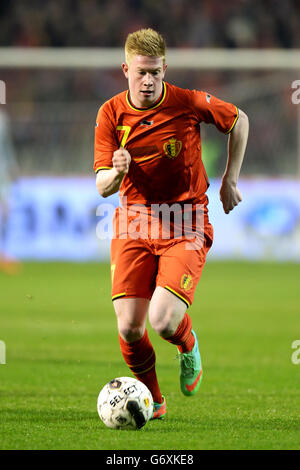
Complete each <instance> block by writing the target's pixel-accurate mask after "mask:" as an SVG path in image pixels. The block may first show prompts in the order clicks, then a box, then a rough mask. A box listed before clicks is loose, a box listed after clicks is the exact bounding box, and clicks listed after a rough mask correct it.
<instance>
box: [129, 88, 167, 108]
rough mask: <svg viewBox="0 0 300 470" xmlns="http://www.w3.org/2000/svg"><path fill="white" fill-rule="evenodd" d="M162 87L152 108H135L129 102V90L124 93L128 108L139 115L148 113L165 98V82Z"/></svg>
mask: <svg viewBox="0 0 300 470" xmlns="http://www.w3.org/2000/svg"><path fill="white" fill-rule="evenodd" d="M162 85H163V89H162V92H161V95H160V97H159V98H158V100H157V101H156V102H155V103H154V104H153V105H152V106H149V108H136V107H135V106H134V104H133V103H132V102H131V100H130V95H129V90H128V91H127V93H126V101H127V104H128V106H130V108H131V109H134V110H135V111H139V112H140V113H143V112H145V111H149V110H150V109H154V108H157V107H158V106H159V105H160V104H161V103H162V102H163V101H164V99H165V97H166V92H167V87H166V84H165V82H163V83H162Z"/></svg>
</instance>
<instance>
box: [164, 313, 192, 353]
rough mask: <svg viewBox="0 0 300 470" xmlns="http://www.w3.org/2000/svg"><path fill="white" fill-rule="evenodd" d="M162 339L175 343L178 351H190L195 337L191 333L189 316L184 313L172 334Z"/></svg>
mask: <svg viewBox="0 0 300 470" xmlns="http://www.w3.org/2000/svg"><path fill="white" fill-rule="evenodd" d="M164 339H165V340H166V341H168V342H169V343H172V344H176V346H177V348H178V349H179V352H181V353H185V352H189V351H191V350H192V349H193V347H194V344H195V337H194V335H193V333H192V320H191V317H190V316H189V315H188V314H187V313H185V315H184V317H183V319H182V320H181V322H180V323H179V325H178V328H177V330H176V331H175V333H174V335H172V336H169V337H168V338H164Z"/></svg>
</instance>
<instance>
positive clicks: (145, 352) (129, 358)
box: [119, 330, 163, 403]
mask: <svg viewBox="0 0 300 470" xmlns="http://www.w3.org/2000/svg"><path fill="white" fill-rule="evenodd" d="M119 341H120V347H121V352H122V354H123V357H124V359H125V362H126V364H127V365H128V367H129V369H130V370H131V372H132V373H133V374H134V375H135V377H136V378H137V379H138V380H140V381H141V382H143V383H144V384H145V385H146V386H147V387H148V388H149V390H150V392H151V393H152V397H153V401H155V402H156V403H162V402H163V398H162V394H161V392H160V388H159V385H158V381H157V376H156V370H155V351H154V349H153V346H152V344H151V342H150V339H149V336H148V332H147V330H145V333H144V336H143V337H142V338H141V339H139V340H137V341H134V342H132V343H127V342H126V341H124V339H123V338H122V337H121V336H120V335H119Z"/></svg>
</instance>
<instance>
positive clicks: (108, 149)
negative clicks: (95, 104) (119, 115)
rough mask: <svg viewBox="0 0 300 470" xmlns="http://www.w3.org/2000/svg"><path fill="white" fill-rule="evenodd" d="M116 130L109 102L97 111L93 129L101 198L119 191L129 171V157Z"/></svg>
mask: <svg viewBox="0 0 300 470" xmlns="http://www.w3.org/2000/svg"><path fill="white" fill-rule="evenodd" d="M117 129H118V126H117V124H116V122H115V113H114V111H113V109H112V106H111V104H110V102H106V103H104V105H102V106H101V108H100V109H99V111H98V115H97V119H96V127H95V151H94V170H95V172H96V174H97V176H96V187H97V190H98V192H99V194H100V195H101V196H102V197H107V196H110V195H111V194H114V193H116V192H117V191H119V189H120V186H121V184H122V180H123V178H124V176H125V174H126V173H128V171H129V165H130V161H131V156H130V154H129V152H128V151H127V150H126V149H125V148H124V142H122V143H121V145H122V146H121V147H120V143H119V142H118V139H117ZM123 138H124V136H123Z"/></svg>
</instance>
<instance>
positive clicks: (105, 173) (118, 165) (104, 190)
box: [96, 147, 131, 197]
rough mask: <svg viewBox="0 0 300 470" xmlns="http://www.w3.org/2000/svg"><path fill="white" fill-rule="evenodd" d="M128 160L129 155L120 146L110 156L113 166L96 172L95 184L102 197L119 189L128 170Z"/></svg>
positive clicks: (129, 158)
mask: <svg viewBox="0 0 300 470" xmlns="http://www.w3.org/2000/svg"><path fill="white" fill-rule="evenodd" d="M130 162H131V156H130V153H129V152H128V151H127V150H126V149H124V148H123V147H120V148H119V149H118V150H115V152H114V153H113V157H112V164H113V168H111V169H103V170H100V171H99V172H98V173H97V178H96V186H97V190H98V192H99V194H100V195H101V196H102V197H107V196H110V195H111V194H114V193H116V192H117V191H119V189H120V186H121V183H122V181H123V178H124V176H125V174H126V173H128V171H129V165H130Z"/></svg>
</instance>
